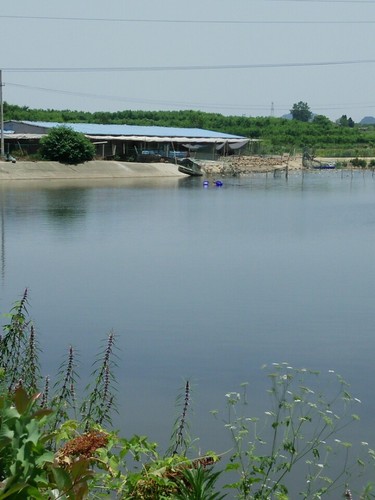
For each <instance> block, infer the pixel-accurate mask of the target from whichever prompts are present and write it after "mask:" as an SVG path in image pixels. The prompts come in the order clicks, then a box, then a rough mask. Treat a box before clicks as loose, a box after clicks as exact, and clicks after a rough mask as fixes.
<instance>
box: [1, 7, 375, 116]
mask: <svg viewBox="0 0 375 500" xmlns="http://www.w3.org/2000/svg"><path fill="white" fill-rule="evenodd" d="M0 1H1V3H2V5H1V6H0V20H1V40H2V44H1V45H2V48H1V63H0V65H1V68H2V69H3V83H4V84H5V86H4V87H3V99H4V100H5V101H7V102H9V103H11V104H18V105H22V106H29V107H32V108H43V109H47V108H55V109H75V110H84V111H118V110H123V109H133V110H137V109H143V110H178V109H198V110H203V111H211V112H218V113H223V114H226V115H246V116H268V115H271V114H272V113H273V114H274V116H281V115H283V114H285V113H287V112H289V110H290V108H291V107H292V105H293V103H295V102H298V101H305V102H307V103H308V104H309V106H310V108H311V110H312V111H313V112H314V113H318V114H324V115H326V116H328V117H330V118H331V119H337V118H339V117H340V116H341V115H343V114H346V115H348V117H349V116H351V117H352V118H353V119H354V120H355V121H359V120H360V119H361V118H362V117H364V116H366V115H375V83H374V82H375V0H342V1H341V0H321V1H318V0H230V1H229V0H189V1H186V0H159V1H157V0H137V1H132V2H131V1H128V0H107V1H102V0H90V1H83V0H64V1H63V2H62V1H60V2H58V1H57V0H32V1H30V0H17V1H5V0H0ZM241 66H242V67H241ZM161 68H164V69H161ZM33 69H36V70H37V71H32V70H33ZM42 70H44V71H42Z"/></svg>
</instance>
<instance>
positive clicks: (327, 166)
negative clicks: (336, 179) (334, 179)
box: [313, 162, 336, 170]
mask: <svg viewBox="0 0 375 500" xmlns="http://www.w3.org/2000/svg"><path fill="white" fill-rule="evenodd" d="M313 168H317V169H319V170H327V169H333V168H336V163H333V162H329V163H321V164H320V165H314V167H313Z"/></svg>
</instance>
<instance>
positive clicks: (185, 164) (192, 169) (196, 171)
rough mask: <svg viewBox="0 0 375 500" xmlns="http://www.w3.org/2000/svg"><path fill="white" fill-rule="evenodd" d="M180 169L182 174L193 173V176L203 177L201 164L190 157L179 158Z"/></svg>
mask: <svg viewBox="0 0 375 500" xmlns="http://www.w3.org/2000/svg"><path fill="white" fill-rule="evenodd" d="M177 165H178V171H179V172H181V173H182V174H187V175H191V176H192V177H201V176H202V175H203V172H202V170H201V167H200V165H198V163H195V162H194V161H193V160H190V158H184V159H183V160H177Z"/></svg>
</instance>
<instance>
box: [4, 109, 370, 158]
mask: <svg viewBox="0 0 375 500" xmlns="http://www.w3.org/2000/svg"><path fill="white" fill-rule="evenodd" d="M290 111H291V115H292V118H293V119H287V118H276V117H246V116H224V115H222V114H219V113H205V112H203V111H194V110H184V111H141V110H139V111H132V110H123V111H116V112H106V111H105V112H103V111H98V112H94V113H90V112H84V111H71V110H54V109H46V110H43V109H30V108H29V107H27V106H17V105H12V104H8V103H6V102H5V103H4V120H30V121H53V122H59V123H62V124H63V123H69V122H70V123H101V124H127V125H149V126H151V125H154V126H166V127H183V128H184V127H188V128H203V129H207V130H215V131H218V132H223V133H229V134H234V135H241V136H244V137H248V138H252V139H262V143H261V144H262V152H270V153H279V152H288V151H291V150H301V149H303V148H306V147H309V148H313V149H314V151H317V152H320V151H325V152H326V153H328V152H329V153H330V154H332V155H337V156H375V126H371V125H368V126H366V127H363V126H360V125H358V124H355V123H354V121H353V120H352V119H351V118H348V117H347V115H343V116H342V117H341V118H340V119H339V120H337V122H332V121H331V120H329V119H328V118H327V117H326V116H324V115H313V114H312V113H311V110H310V108H309V106H308V105H307V103H304V102H302V101H300V102H299V103H296V104H294V105H293V107H292V109H291V110H290Z"/></svg>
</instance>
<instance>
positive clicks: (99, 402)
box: [0, 290, 375, 500]
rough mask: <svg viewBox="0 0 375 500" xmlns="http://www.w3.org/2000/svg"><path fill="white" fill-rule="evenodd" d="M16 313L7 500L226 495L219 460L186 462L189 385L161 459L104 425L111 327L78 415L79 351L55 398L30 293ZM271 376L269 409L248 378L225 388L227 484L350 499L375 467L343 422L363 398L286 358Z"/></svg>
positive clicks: (4, 446) (6, 350) (3, 478)
mask: <svg viewBox="0 0 375 500" xmlns="http://www.w3.org/2000/svg"><path fill="white" fill-rule="evenodd" d="M9 318H10V319H9V323H8V324H7V325H5V326H4V337H3V338H1V340H0V383H1V384H0V500H3V499H4V500H5V499H6V498H8V499H10V500H23V499H24V498H30V499H38V500H39V499H46V498H61V499H62V500H63V499H68V500H80V499H84V498H87V497H90V498H97V499H99V498H108V497H109V496H110V497H111V498H118V499H120V498H123V499H129V500H130V499H134V500H136V499H139V500H153V499H160V500H162V499H171V500H172V499H175V500H176V499H180V500H187V499H196V500H215V499H218V500H219V499H222V498H224V497H225V495H223V494H221V493H219V492H216V491H215V488H216V482H217V479H218V478H219V476H220V475H221V473H222V472H220V471H214V470H213V467H214V466H215V465H216V463H217V462H218V460H219V457H218V456H217V455H216V454H215V453H214V452H209V453H207V454H206V455H205V456H199V457H198V458H195V459H192V458H189V457H188V454H191V452H192V447H191V445H192V442H191V440H190V438H189V436H188V434H187V428H188V425H187V424H188V410H189V409H190V405H191V387H190V382H189V381H187V382H186V383H185V387H184V390H183V392H182V393H181V395H180V396H179V398H178V399H177V403H178V407H179V410H180V412H179V416H178V418H177V420H176V422H175V425H174V428H173V432H172V437H171V446H170V448H169V450H168V452H167V454H166V455H164V456H162V455H161V454H160V453H159V452H158V451H157V445H156V443H153V442H150V441H149V440H148V439H147V438H146V437H145V436H137V435H135V436H132V437H131V438H129V439H127V438H122V437H119V436H118V434H117V432H108V431H107V430H105V429H103V427H102V424H108V425H110V424H111V419H110V410H111V409H112V407H113V405H114V399H115V397H114V396H115V394H114V391H113V389H112V386H113V384H114V382H115V380H114V367H115V363H114V362H113V361H112V358H113V357H114V348H115V336H114V334H113V332H110V333H109V335H108V338H107V339H106V341H105V344H104V346H103V347H102V349H101V351H100V353H99V356H98V358H97V361H96V363H94V370H93V373H92V377H91V379H92V383H90V384H89V385H88V388H87V391H86V397H84V399H83V403H81V406H80V411H79V412H78V411H77V408H78V406H77V402H76V390H75V385H76V379H77V377H78V375H77V373H76V361H75V352H74V349H73V348H72V347H70V348H69V354H68V358H67V360H66V362H64V363H62V365H61V367H60V370H59V380H58V382H57V383H56V384H55V385H54V386H53V391H54V394H53V396H52V398H50V397H49V395H48V393H49V382H48V383H45V385H44V387H43V389H40V387H39V386H40V385H42V379H41V376H40V371H41V369H40V366H39V362H38V356H37V353H38V349H36V347H35V345H36V339H35V332H34V329H33V328H32V323H31V321H30V320H29V319H28V312H27V290H26V291H25V293H24V294H23V296H22V298H21V300H20V301H18V302H17V303H16V304H15V305H14V307H13V308H12V310H11V313H10V315H9ZM31 338H32V341H31ZM30 342H31V343H32V344H33V347H32V348H31V347H30ZM14 360H17V364H16V363H15V361H14ZM25 360H27V363H28V364H29V365H30V366H29V367H28V368H27V369H26V367H25V366H23V365H24V364H25V362H26V361H25ZM12 363H13V364H12ZM12 372H14V373H12ZM268 378H269V380H270V383H271V385H270V389H269V391H268V392H269V395H270V407H269V408H268V409H267V411H265V412H264V415H261V416H259V415H258V416H256V417H252V416H249V415H248V401H247V384H242V385H241V392H230V393H228V394H227V395H226V403H227V414H226V416H225V420H224V425H225V428H226V429H227V431H229V433H230V436H231V438H232V443H233V447H232V450H231V455H230V458H229V461H228V463H227V465H226V468H225V470H226V471H227V473H230V474H231V475H232V476H233V475H235V478H234V481H232V482H230V483H229V484H226V485H225V486H224V487H226V488H230V489H232V491H235V492H236V497H237V498H239V499H254V500H255V499H262V500H268V499H269V500H271V499H279V500H287V499H288V498H290V493H289V491H288V490H289V488H290V482H291V481H294V482H295V481H296V480H297V479H298V478H303V485H302V486H301V488H300V492H299V494H300V496H301V497H302V498H305V499H320V498H322V497H323V496H324V495H326V494H328V493H333V492H334V493H335V494H337V492H339V493H338V496H340V495H341V494H342V493H343V492H344V491H345V495H346V496H345V497H346V498H351V493H350V490H349V486H348V485H349V484H350V481H351V480H352V478H353V477H354V476H356V475H359V474H360V473H361V472H362V471H363V470H364V468H365V466H367V465H368V463H370V464H375V451H374V450H373V449H371V448H369V447H368V444H367V443H362V445H363V446H362V448H363V450H364V451H365V452H366V456H365V457H363V458H362V457H358V458H357V460H353V459H351V456H350V454H351V448H352V446H351V443H349V442H348V441H346V440H345V439H344V436H343V431H344V430H345V428H346V427H347V426H348V425H350V424H352V423H355V422H357V421H358V420H359V417H358V415H357V413H356V407H357V405H359V404H360V401H359V400H358V399H357V398H354V397H353V396H352V395H351V394H350V393H349V387H348V384H346V382H345V381H344V380H343V379H342V377H340V376H337V375H336V374H335V373H334V372H332V371H330V373H329V374H328V383H327V381H326V380H324V382H325V385H324V390H322V389H321V387H320V384H319V377H318V373H317V372H313V371H309V370H306V369H294V368H292V367H291V366H289V365H288V364H286V363H282V364H277V363H275V364H273V366H272V370H271V371H270V373H269V374H268ZM46 380H47V381H48V379H46ZM26 388H27V389H26ZM35 389H36V390H35ZM48 404H49V405H50V407H49V408H47V405H48ZM213 413H215V414H217V412H213ZM77 414H78V415H77ZM332 464H335V466H336V469H335V471H334V472H332V469H331V466H332ZM337 467H338V468H337ZM292 473H293V475H292ZM223 477H224V476H223ZM296 478H297V479H296ZM373 488H374V485H372V484H368V485H366V486H365V488H364V489H363V491H362V492H361V498H362V499H363V500H367V499H370V498H374V495H373V491H374V489H373ZM358 494H359V492H358Z"/></svg>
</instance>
